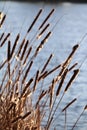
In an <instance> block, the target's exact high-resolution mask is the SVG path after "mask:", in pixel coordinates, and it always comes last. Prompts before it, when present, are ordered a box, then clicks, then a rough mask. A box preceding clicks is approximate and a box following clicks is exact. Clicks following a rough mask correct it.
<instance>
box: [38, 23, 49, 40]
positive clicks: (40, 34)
mask: <svg viewBox="0 0 87 130" xmlns="http://www.w3.org/2000/svg"><path fill="white" fill-rule="evenodd" d="M49 26H50V24H47V25H46V26H45V27H44V29H43V30H42V31H41V32H40V33H39V35H38V36H37V39H39V38H40V37H41V36H42V34H43V33H44V32H45V31H46V30H47V28H48V27H49Z"/></svg>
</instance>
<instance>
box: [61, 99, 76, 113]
mask: <svg viewBox="0 0 87 130" xmlns="http://www.w3.org/2000/svg"><path fill="white" fill-rule="evenodd" d="M76 100H77V98H74V99H73V100H72V101H71V102H69V103H68V104H67V105H66V107H64V108H63V109H62V112H64V111H66V109H67V108H68V107H70V106H71V105H72V104H73V103H74V102H75V101H76Z"/></svg>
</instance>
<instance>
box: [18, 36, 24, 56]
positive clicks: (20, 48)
mask: <svg viewBox="0 0 87 130" xmlns="http://www.w3.org/2000/svg"><path fill="white" fill-rule="evenodd" d="M25 41H26V39H25V38H24V39H23V40H22V42H21V44H20V47H19V49H18V53H17V56H18V57H19V54H20V53H21V50H22V48H23V45H24V43H25Z"/></svg>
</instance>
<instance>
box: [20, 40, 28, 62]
mask: <svg viewBox="0 0 87 130" xmlns="http://www.w3.org/2000/svg"><path fill="white" fill-rule="evenodd" d="M28 44H29V40H27V41H26V43H25V46H24V49H23V52H22V54H21V58H20V60H23V57H24V54H25V52H26V50H27V47H28Z"/></svg>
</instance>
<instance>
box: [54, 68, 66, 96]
mask: <svg viewBox="0 0 87 130" xmlns="http://www.w3.org/2000/svg"><path fill="white" fill-rule="evenodd" d="M67 73H68V69H66V70H65V72H64V74H63V75H62V78H61V81H60V83H59V86H58V89H57V91H56V96H58V95H59V94H60V90H61V88H62V85H63V83H64V80H65V78H66V75H67Z"/></svg>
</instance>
